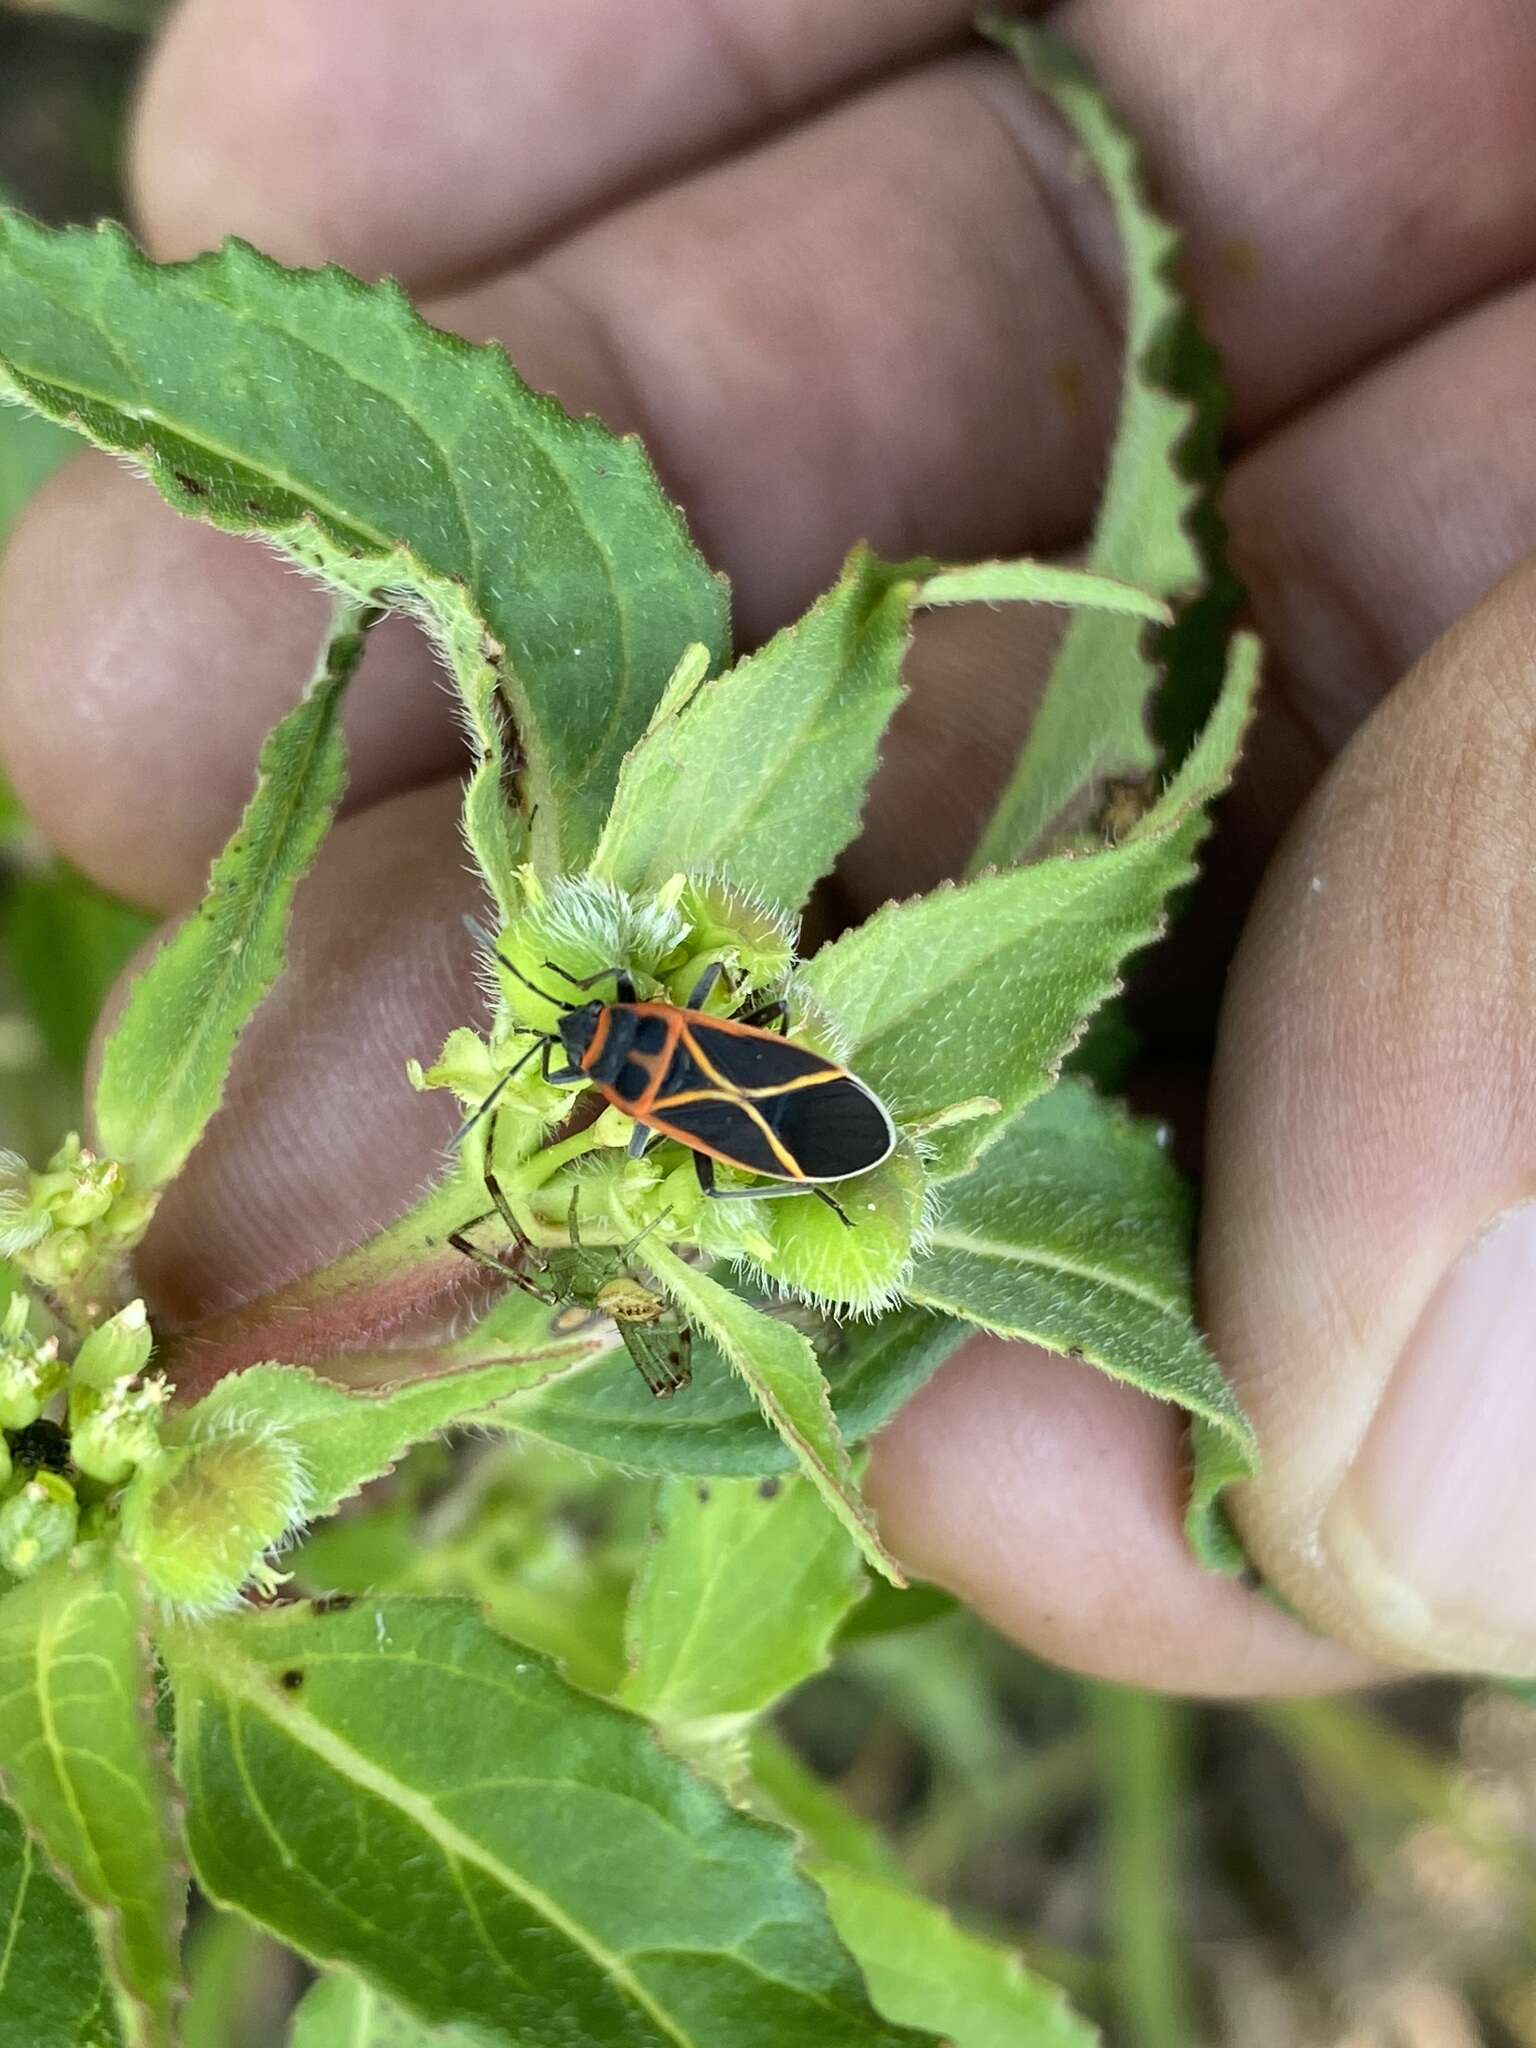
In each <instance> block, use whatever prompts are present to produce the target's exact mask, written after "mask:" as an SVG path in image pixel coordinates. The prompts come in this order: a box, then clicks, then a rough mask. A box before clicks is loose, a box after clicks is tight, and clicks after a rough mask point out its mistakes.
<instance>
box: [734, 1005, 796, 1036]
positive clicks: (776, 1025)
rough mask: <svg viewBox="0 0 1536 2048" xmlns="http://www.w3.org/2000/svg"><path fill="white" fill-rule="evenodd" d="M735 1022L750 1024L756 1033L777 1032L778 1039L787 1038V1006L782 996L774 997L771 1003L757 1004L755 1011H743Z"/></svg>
mask: <svg viewBox="0 0 1536 2048" xmlns="http://www.w3.org/2000/svg"><path fill="white" fill-rule="evenodd" d="M736 1022H737V1023H738V1024H750V1025H751V1026H752V1027H753V1029H754V1030H757V1031H777V1032H778V1034H779V1036H780V1038H787V1037H788V1036H789V1005H788V1003H786V1002H785V1000H784V998H783V997H782V996H775V997H774V999H773V1001H772V1002H771V1003H759V1004H758V1006H757V1008H756V1009H755V1010H743V1011H742V1013H741V1015H740V1016H739V1017H738V1018H737V1019H736Z"/></svg>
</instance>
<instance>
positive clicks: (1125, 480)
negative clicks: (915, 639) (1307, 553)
mask: <svg viewBox="0 0 1536 2048" xmlns="http://www.w3.org/2000/svg"><path fill="white" fill-rule="evenodd" d="M982 27H983V29H984V30H985V32H986V33H987V34H988V35H990V36H992V37H993V39H994V40H995V41H997V42H999V43H1001V44H1002V45H1003V47H1004V48H1005V49H1007V50H1010V51H1012V53H1013V54H1014V55H1015V56H1016V57H1017V58H1018V59H1019V61H1020V63H1021V64H1022V65H1023V66H1024V69H1025V70H1026V72H1027V73H1028V74H1029V77H1030V79H1031V80H1032V81H1033V83H1034V84H1035V85H1036V86H1037V87H1038V88H1039V90H1040V91H1042V92H1043V93H1044V94H1045V95H1046V96H1047V97H1048V98H1049V99H1050V100H1051V102H1052V103H1053V105H1054V106H1055V107H1056V109H1057V111H1058V112H1059V113H1060V114H1061V115H1062V116H1063V117H1064V119H1065V120H1066V122H1067V124H1068V126H1069V127H1070V128H1071V130H1072V132H1073V135H1074V136H1075V138H1076V140H1077V142H1078V144H1079V146H1080V147H1081V148H1082V150H1083V151H1084V153H1085V155H1086V156H1087V158H1088V160H1089V162H1090V163H1091V164H1092V166H1093V168H1094V169H1095V171H1096V172H1097V173H1098V175H1099V177H1100V178H1101V179H1102V180H1103V183H1104V186H1105V188H1106V190H1107V192H1108V195H1109V199H1110V204H1111V207H1112V208H1113V211H1114V217H1115V225H1116V228H1117V230H1118V233H1119V238H1120V243H1121V249H1122V253H1123V258H1124V264H1125V273H1126V279H1127V303H1126V311H1125V361H1124V371H1123V378H1122V394H1121V405H1120V423H1119V429H1118V432H1117V435H1116V439H1115V446H1114V451H1113V454H1112V456H1111V459H1110V469H1109V477H1108V481H1107V483H1106V486H1105V491H1104V497H1103V500H1102V502H1101V505H1100V510H1099V517H1098V523H1097V526H1096V528H1095V531H1094V535H1093V541H1092V545H1091V546H1090V548H1089V552H1088V567H1089V568H1090V569H1092V570H1094V571H1096V572H1097V573H1098V574H1100V575H1104V576H1108V577H1113V578H1118V579H1119V580H1121V581H1122V582H1125V583H1128V584H1131V585H1134V586H1135V587H1136V588H1137V589H1140V590H1144V591H1148V592H1152V593H1154V594H1155V595H1157V596H1158V597H1162V598H1166V599H1173V600H1179V601H1181V602H1187V600H1189V599H1191V598H1193V597H1197V596H1199V594H1201V593H1202V592H1205V591H1206V590H1207V588H1208V586H1209V590H1210V595H1209V598H1208V599H1203V600H1202V602H1201V603H1200V604H1198V605H1196V606H1192V607H1188V609H1187V610H1186V611H1185V613H1184V619H1185V623H1181V624H1180V625H1177V626H1175V627H1174V628H1173V629H1172V630H1171V632H1169V633H1166V634H1164V635H1162V636H1160V639H1159V641H1158V643H1157V644H1156V645H1155V646H1154V648H1152V649H1151V650H1148V649H1147V648H1146V647H1145V645H1144V640H1145V629H1144V627H1143V625H1142V623H1141V622H1140V621H1139V620H1137V619H1135V618H1131V617H1122V618H1117V617H1115V616H1113V615H1111V614H1109V613H1105V612H1086V611H1085V612H1083V613H1082V614H1081V615H1080V616H1079V617H1077V618H1075V619H1074V620H1073V621H1072V623H1071V625H1070V626H1069V627H1068V629H1067V633H1066V638H1065V639H1064V641H1063V643H1062V647H1061V652H1060V654H1059V655H1058V657H1057V660H1056V664H1055V667H1054V669H1053V671H1052V674H1051V679H1050V683H1049V685H1048V687H1047V690H1046V694H1045V697H1044V699H1043V701H1042V703H1041V706H1040V710H1039V713H1038V715H1037V716H1036V719H1035V722H1034V725H1033V727H1032V729H1031V731H1030V736H1029V740H1028V742H1027V744H1026V746H1025V748H1024V751H1023V753H1022V754H1021V756H1020V759H1019V763H1018V766H1017V768H1016V770H1015V772H1014V776H1013V779H1012V781H1011V782H1010V784H1009V787H1008V789H1007V791H1006V792H1005V793H1004V796H1003V798H1002V801H1001V802H1000V803H999V805H998V807H997V810H996V812H995V814H994V815H993V818H992V820H991V823H990V824H989V826H988V828H987V831H986V833H985V835H984V836H983V839H982V842H981V846H980V848H979V850H978V853H977V860H976V864H977V866H978V867H987V866H998V867H1004V866H1011V865H1013V864H1015V863H1017V862H1019V861H1022V860H1025V859H1027V858H1029V857H1030V856H1031V854H1036V853H1038V852H1039V851H1040V850H1041V849H1042V848H1043V847H1046V846H1049V845H1050V844H1052V843H1053V842H1056V841H1059V840H1060V838H1061V837H1062V836H1063V834H1064V832H1070V831H1071V830H1074V829H1077V828H1080V827H1081V826H1082V825H1084V824H1085V823H1086V822H1087V821H1088V818H1089V816H1090V815H1091V812H1092V809H1093V807H1094V803H1095V801H1096V799H1097V796H1098V795H1099V793H1101V792H1102V791H1103V789H1104V786H1105V784H1106V783H1107V782H1109V781H1111V780H1114V779H1119V778H1124V779H1127V780H1133V781H1135V780H1140V779H1141V778H1143V777H1145V776H1146V775H1148V774H1149V773H1150V771H1151V770H1152V769H1153V768H1155V767H1156V766H1157V763H1158V759H1159V749H1158V746H1157V744H1156V742H1155V740H1154V737H1153V733H1152V731H1151V730H1150V728H1149V724H1148V711H1149V706H1150V705H1151V703H1152V699H1153V694H1154V691H1155V690H1156V689H1157V686H1158V679H1159V667H1160V665H1161V664H1166V665H1167V666H1168V669H1169V673H1170V681H1169V683H1168V685H1167V686H1166V687H1167V688H1168V689H1170V690H1174V689H1177V691H1178V692H1179V694H1180V695H1181V696H1183V697H1185V698H1186V699H1188V700H1191V703H1192V705H1193V709H1192V712H1190V713H1187V714H1186V715H1185V716H1184V721H1183V722H1184V724H1185V726H1186V728H1187V729H1194V728H1196V727H1198V725H1199V724H1200V723H1201V722H1202V721H1203V718H1204V716H1205V714H1206V712H1207V711H1208V710H1209V707H1210V703H1211V701H1213V700H1214V697H1215V694H1216V682H1217V678H1218V676H1219V672H1220V655H1219V651H1218V649H1219V642H1220V638H1221V637H1222V634H1223V632H1224V628H1225V625H1226V623H1227V621H1228V620H1229V618H1230V613H1231V609H1232V605H1233V600H1234V596H1235V590H1234V586H1233V585H1232V584H1231V582H1230V579H1228V578H1227V577H1226V576H1225V574H1224V572H1222V571H1221V570H1220V569H1219V568H1217V567H1216V566H1215V562H1214V557H1215V556H1216V554H1217V553H1218V551H1219V545H1220V542H1219V529H1217V528H1216V526H1215V524H1214V515H1212V514H1211V513H1210V512H1209V510H1208V508H1207V507H1206V506H1205V504H1204V493H1205V489H1206V484H1207V479H1208V476H1209V473H1210V471H1211V470H1212V469H1213V467H1214V455H1215V443H1216V438H1217V436H1218V434H1219V431H1220V423H1221V397H1220V390H1219V386H1218V384H1217V381H1216V378H1215V374H1214V368H1213V359H1212V358H1211V355H1210V352H1209V350H1208V349H1207V348H1206V347H1205V345H1204V343H1203V342H1201V340H1200V338H1199V336H1198V334H1197V333H1196V332H1195V330H1194V328H1193V325H1192V323H1191V321H1190V319H1189V314H1188V310H1187V307H1186V306H1185V303H1184V300H1183V298H1182V297H1181V295H1180V292H1179V289H1178V286H1177V284H1176V282H1175V278H1174V268H1175V263H1176V260H1177V257H1178V253H1179V241H1178V237H1177V236H1176V235H1175V233H1174V232H1173V230H1172V229H1171V228H1169V227H1168V226H1167V225H1166V224H1165V223H1164V222H1163V221H1162V220H1160V219H1159V218H1158V216H1157V214H1156V213H1155V212H1154V211H1153V209H1152V207H1151V206H1150V205H1149V203H1148V201H1147V197H1146V193H1145V189H1144V184H1143V177H1142V168H1141V161H1140V155H1139V151H1138V149H1137V146H1136V144H1135V142H1134V141H1133V140H1132V138H1131V136H1130V135H1129V134H1128V133H1127V131H1126V130H1125V129H1124V128H1123V127H1122V126H1121V125H1120V123H1119V121H1118V120H1117V119H1116V117H1115V116H1114V114H1113V113H1112V112H1111V110H1110V108H1109V106H1108V105H1107V103H1106V102H1105V100H1104V97H1103V95H1102V94H1101V93H1100V92H1099V90H1098V88H1097V86H1096V85H1095V84H1094V82H1093V80H1092V78H1091V76H1090V75H1089V73H1088V71H1087V70H1086V68H1085V67H1084V65H1083V63H1082V61H1081V59H1080V58H1078V57H1077V56H1076V55H1075V53H1074V52H1073V51H1072V50H1070V49H1069V48H1068V47H1067V46H1066V45H1065V44H1064V43H1061V42H1059V41H1058V40H1057V39H1056V38H1055V37H1054V36H1051V35H1049V34H1046V33H1043V32H1042V31H1040V30H1039V29H1036V28H1032V27H1030V26H1028V25H1027V24H1026V23H1024V22H1022V21H1017V20H1014V19H1013V18H1011V17H1008V16H1002V15H988V16H986V17H984V19H983V22H982ZM1197 614H1198V616H1196V615H1197ZM1175 669H1177V670H1178V673H1177V674H1175V672H1174V671H1175ZM1186 670H1196V671H1198V674H1191V673H1186V672H1185V671H1186ZM1202 699H1203V701H1201V700H1202ZM1175 758H1177V755H1175Z"/></svg>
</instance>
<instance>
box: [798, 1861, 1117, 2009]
mask: <svg viewBox="0 0 1536 2048" xmlns="http://www.w3.org/2000/svg"><path fill="white" fill-rule="evenodd" d="M811 1875H812V1876H813V1877H814V1878H815V1879H816V1882H817V1883H818V1884H819V1885H820V1886H821V1888H822V1890H823V1891H824V1892H825V1893H826V1895H827V1904H828V1906H829V1907H830V1908H831V1910H832V1918H833V1921H834V1923H835V1924H836V1927H837V1931H838V1933H839V1934H840V1935H841V1936H842V1937H843V1939H844V1941H846V1942H847V1944H848V1946H849V1947H850V1948H851V1949H852V1950H853V1952H854V1954H855V1955H856V1956H857V1957H858V1959H859V1963H860V1966H861V1968H862V1969H863V1971H864V1975H865V1978H866V1980H867V1982H868V1984H869V1994H870V1997H871V1998H873V2000H874V2001H875V2004H876V2006H877V2007H878V2008H879V2010H880V2011H881V2012H882V2013H884V2015H885V2017H886V2018H887V2019H888V2020H896V2021H898V2022H900V2023H901V2024H902V2025H903V2026H911V2027H927V2028H929V2029H930V2030H931V2031H932V2032H935V2033H941V2034H943V2036H944V2038H945V2040H946V2041H948V2042H949V2043H951V2044H952V2048H1095V2043H1097V2041H1098V2039H1099V2034H1098V2029H1097V2028H1096V2027H1092V2026H1090V2025H1089V2024H1088V2022H1087V2021H1086V2020H1083V2019H1079V2018H1078V2016H1077V2014H1076V2013H1074V2012H1073V2011H1072V2009H1071V2007H1070V2006H1069V2005H1068V2004H1067V2002H1066V1999H1065V1997H1064V1996H1063V1994H1062V1992H1061V1991H1060V1990H1059V1989H1058V1987H1057V1986H1056V1985H1054V1984H1048V1983H1046V1982H1045V1980H1044V1979H1043V1978H1041V1977H1036V1976H1034V1975H1032V1973H1031V1972H1030V1971H1029V1970H1028V1969H1026V1968H1025V1965H1024V1962H1023V1960H1022V1958H1021V1957H1019V1956H1017V1955H1015V1954H1014V1952H1013V1951H1012V1950H1011V1949H1006V1948H1002V1947H1000V1946H999V1945H998V1944H997V1943H996V1942H991V1941H983V1940H982V1939H981V1938H980V1937H979V1936H977V1935H974V1934H967V1933H965V1932H964V1931H963V1930H962V1929H961V1928H959V1927H957V1926H956V1925H955V1923H954V1921H953V1920H951V1919H950V1917H949V1915H948V1914H947V1913H946V1912H944V1910H943V1909H942V1908H941V1907H939V1906H936V1905H934V1904H933V1903H932V1902H931V1901H930V1900H928V1899H924V1898H920V1897H919V1896H918V1895H917V1894H916V1893H915V1892H911V1891H908V1890H906V1889H905V1887H903V1886H901V1885H899V1884H894V1883H891V1882H890V1881H889V1880H887V1879H884V1878H880V1877H875V1876H871V1875H870V1874H869V1873H868V1872H866V1871H859V1870H844V1869H840V1868H839V1867H838V1866H837V1865H836V1864H825V1863H823V1864H816V1865H813V1866H812V1870H811Z"/></svg>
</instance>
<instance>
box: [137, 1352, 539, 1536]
mask: <svg viewBox="0 0 1536 2048" xmlns="http://www.w3.org/2000/svg"><path fill="white" fill-rule="evenodd" d="M380 1362H381V1364H383V1363H384V1362H385V1361H384V1360H381V1361H380ZM555 1362H556V1363H558V1355H557V1358H556V1361H555ZM397 1369H399V1368H397ZM553 1369H554V1365H553V1364H552V1363H551V1360H550V1358H549V1356H548V1355H544V1356H539V1357H535V1358H532V1359H515V1360H502V1361H497V1362H496V1363H494V1364H489V1365H479V1366H463V1367H460V1368H459V1369H458V1370H456V1371H452V1372H447V1373H443V1374H441V1375H439V1376H438V1377H436V1378H433V1379H414V1380H407V1381H405V1382H404V1383H403V1384H400V1385H397V1386H394V1387H390V1388H383V1389H380V1390H379V1391H378V1392H374V1393H364V1392H357V1391H352V1390H348V1389H345V1388H342V1387H338V1386H334V1385H333V1384H332V1383H331V1382H330V1381H328V1380H323V1379H319V1378H317V1377H316V1376H315V1374H314V1373H312V1372H309V1371H307V1370H305V1369H304V1368H303V1367H302V1366H296V1365H254V1366H251V1367H250V1368H249V1369H248V1370H247V1371H245V1372H239V1373H231V1374H230V1375H229V1376H228V1377H227V1378H226V1379H222V1380H220V1382H219V1384H218V1385H217V1386H216V1387H215V1388H214V1390H213V1392H212V1393H211V1394H209V1395H207V1396H206V1397H205V1398H204V1399H203V1400H201V1401H199V1402H198V1404H197V1406H196V1407H195V1408H190V1409H187V1410H186V1411H185V1412H184V1415H183V1416H182V1417H180V1418H179V1419H178V1427H177V1429H176V1431H175V1433H174V1435H173V1436H171V1437H170V1439H169V1440H171V1441H180V1440H183V1439H199V1438H209V1437H212V1436H215V1435H217V1434H218V1432H219V1431H220V1430H221V1429H222V1428H225V1427H234V1426H237V1425H239V1424H240V1423H242V1422H245V1421H248V1420H249V1421H253V1422H255V1423H256V1424H258V1425H259V1427H260V1428H262V1429H264V1430H277V1431H281V1432H283V1433H285V1434H286V1435H287V1436H289V1437H290V1438H291V1439H292V1440H293V1441H294V1442H296V1443H297V1444H298V1446H299V1448H300V1452H301V1456H302V1464H303V1472H304V1480H305V1507H306V1514H307V1516H308V1518H309V1519H312V1520H318V1519H320V1518H321V1517H322V1516H325V1515H330V1514H334V1513H335V1511H336V1509H337V1508H338V1507H339V1506H340V1505H341V1503H342V1502H343V1501H344V1500H347V1499H349V1498H350V1497H351V1496H352V1495H353V1494H354V1493H356V1492H357V1491H358V1490H359V1489H360V1488H361V1487H363V1486H365V1485H366V1484H367V1483H368V1481H369V1480H370V1479H377V1478H379V1477H380V1476H381V1475H382V1474H384V1473H385V1472H388V1471H389V1470H390V1468H391V1467H392V1466H394V1465H395V1464H397V1463H398V1461H399V1460H400V1459H401V1458H402V1457H403V1456H404V1455H405V1453H406V1452H407V1451H408V1450H409V1449H410V1448H411V1446H412V1445H413V1444H418V1443H423V1442H425V1441H426V1439H427V1438H428V1437H433V1436H438V1435H440V1434H441V1433H442V1431H444V1430H445V1429H451V1428H453V1427H454V1426H455V1424H461V1423H463V1422H465V1421H467V1420H469V1419H470V1418H471V1417H473V1418H475V1419H476V1420H482V1421H483V1420H485V1419H487V1418H488V1416H490V1415H493V1414H494V1412H495V1410H496V1407H497V1406H498V1405H499V1404H500V1403H501V1402H503V1401H505V1400H506V1399H507V1398H508V1397H509V1396H510V1395H512V1394H514V1393H516V1392H518V1391H519V1390H520V1389H521V1388H524V1387H527V1386H533V1385H537V1384H538V1382H539V1381H540V1380H541V1379H544V1378H547V1377H548V1375H549V1373H550V1372H551V1371H552V1370H553Z"/></svg>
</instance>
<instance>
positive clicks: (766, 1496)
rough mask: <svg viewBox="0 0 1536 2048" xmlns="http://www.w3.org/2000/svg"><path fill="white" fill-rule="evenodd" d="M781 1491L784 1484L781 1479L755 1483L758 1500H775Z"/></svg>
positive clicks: (761, 1480)
mask: <svg viewBox="0 0 1536 2048" xmlns="http://www.w3.org/2000/svg"><path fill="white" fill-rule="evenodd" d="M783 1491H784V1482H783V1480H782V1479H760V1480H759V1481H758V1482H757V1497H758V1499H759V1500H777V1499H778V1497H779V1495H780V1494H781V1493H782V1492H783Z"/></svg>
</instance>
